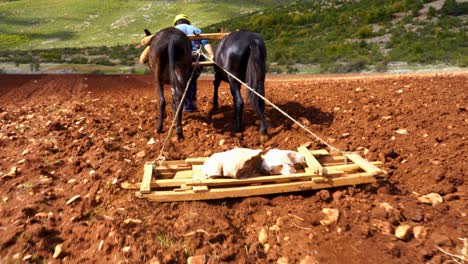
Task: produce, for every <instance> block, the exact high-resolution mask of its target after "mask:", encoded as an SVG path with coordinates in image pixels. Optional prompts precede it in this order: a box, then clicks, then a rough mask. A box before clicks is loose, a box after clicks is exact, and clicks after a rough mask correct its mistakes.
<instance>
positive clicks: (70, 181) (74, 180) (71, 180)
mask: <svg viewBox="0 0 468 264" xmlns="http://www.w3.org/2000/svg"><path fill="white" fill-rule="evenodd" d="M68 183H70V184H73V183H76V179H70V180H68Z"/></svg>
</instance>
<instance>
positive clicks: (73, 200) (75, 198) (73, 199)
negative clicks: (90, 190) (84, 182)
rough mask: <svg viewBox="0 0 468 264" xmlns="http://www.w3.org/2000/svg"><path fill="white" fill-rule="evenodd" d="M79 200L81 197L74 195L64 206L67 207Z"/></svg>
mask: <svg viewBox="0 0 468 264" xmlns="http://www.w3.org/2000/svg"><path fill="white" fill-rule="evenodd" d="M79 199H81V195H79V194H78V195H75V196H73V197H72V198H70V200H68V201H67V203H66V205H69V204H71V203H73V202H75V201H78V200H79Z"/></svg>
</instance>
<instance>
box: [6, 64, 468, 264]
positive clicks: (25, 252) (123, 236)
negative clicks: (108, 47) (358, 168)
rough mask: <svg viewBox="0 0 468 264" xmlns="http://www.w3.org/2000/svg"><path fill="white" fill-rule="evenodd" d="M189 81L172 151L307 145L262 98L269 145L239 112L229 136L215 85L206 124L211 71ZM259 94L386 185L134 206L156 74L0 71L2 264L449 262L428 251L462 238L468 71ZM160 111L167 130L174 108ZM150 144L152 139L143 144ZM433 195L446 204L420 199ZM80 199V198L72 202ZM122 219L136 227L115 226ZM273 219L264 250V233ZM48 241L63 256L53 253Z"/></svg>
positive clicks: (152, 150)
mask: <svg viewBox="0 0 468 264" xmlns="http://www.w3.org/2000/svg"><path fill="white" fill-rule="evenodd" d="M199 86H200V88H199V96H198V107H199V109H200V111H199V112H195V113H190V114H184V123H185V124H184V133H185V136H186V140H185V141H184V142H183V143H178V142H177V141H176V140H175V138H174V137H171V143H170V144H169V145H168V148H167V150H166V152H165V156H166V157H167V158H168V159H183V158H187V157H197V156H209V155H211V154H212V153H214V152H219V151H223V150H226V149H230V148H232V147H234V146H242V147H248V148H263V149H267V148H273V147H274V148H282V149H291V150H295V149H296V148H297V147H298V146H299V145H300V144H302V143H305V142H307V141H312V139H311V138H309V137H307V134H306V133H305V132H303V131H301V130H299V129H298V128H297V126H295V125H293V124H292V122H290V121H288V120H287V119H286V118H284V117H283V116H282V115H281V114H280V113H278V112H277V111H276V110H274V109H273V108H271V107H267V111H266V114H267V117H268V118H269V120H270V123H271V128H270V133H271V134H270V137H269V138H267V139H264V138H263V139H261V137H260V134H259V133H258V123H257V119H256V117H255V114H254V113H253V111H252V109H251V108H250V107H249V106H247V107H246V108H247V109H246V114H245V126H246V130H245V132H244V133H243V134H242V135H241V136H239V135H235V134H233V133H232V132H231V131H232V130H233V122H232V120H233V119H232V115H233V109H232V103H231V100H232V99H231V95H230V92H229V91H228V89H227V86H226V84H223V86H222V88H221V89H220V91H221V92H220V105H221V106H222V108H221V113H219V114H217V115H215V116H214V119H213V120H209V119H208V115H207V111H208V110H209V108H210V103H209V102H210V100H211V96H212V88H211V87H212V86H211V80H209V78H205V80H200V85H199ZM266 87H267V88H266V89H267V97H268V98H269V99H271V100H272V101H273V102H274V103H276V104H277V105H278V106H279V107H280V108H282V109H284V110H285V111H286V112H288V113H289V114H290V115H291V116H293V117H296V118H300V120H301V122H303V123H305V124H306V125H308V126H309V128H310V129H311V130H312V131H314V132H316V133H317V134H318V135H320V136H321V137H323V138H324V139H326V140H328V142H330V143H331V144H333V145H335V146H336V147H338V148H341V149H343V150H351V151H359V152H360V153H361V154H362V156H364V157H366V158H367V159H369V160H380V161H383V162H384V169H385V170H386V171H387V172H388V173H389V174H388V181H387V182H385V183H382V184H374V185H366V186H357V187H349V188H340V189H332V190H324V191H317V192H314V191H312V192H302V193H293V194H290V195H270V196H265V197H251V198H243V199H240V198H239V199H228V200H220V201H209V202H183V203H164V204H157V203H152V202H148V201H145V200H138V199H136V198H135V196H134V193H133V192H132V191H127V190H122V189H120V187H119V183H121V182H124V181H134V182H137V181H140V178H141V175H142V170H143V164H144V163H145V162H146V161H149V160H153V159H154V158H155V157H156V156H157V155H158V153H159V150H160V146H161V144H160V143H161V141H162V140H163V139H164V138H165V136H166V134H165V133H163V134H161V135H157V134H155V133H154V128H155V122H156V110H157V101H156V95H155V92H154V89H153V86H152V77H150V76H137V75H123V76H98V75H0V124H1V126H0V149H1V151H0V177H2V176H3V177H2V178H1V180H0V196H1V198H2V202H1V203H0V204H1V205H0V258H1V259H2V261H0V262H2V263H16V262H17V261H18V260H20V262H23V259H25V262H36V261H37V262H42V261H43V260H45V261H46V262H48V260H51V261H52V262H53V263H55V262H60V261H63V262H66V263H120V262H122V263H126V262H130V263H144V262H147V263H156V261H160V262H161V263H171V262H172V263H183V262H185V259H186V258H187V256H195V255H205V256H206V259H207V260H208V262H209V263H223V262H231V263H267V262H270V263H271V262H273V263H276V261H277V260H278V259H279V258H283V259H284V258H287V259H288V260H289V263H299V262H300V261H301V260H304V259H306V256H309V258H308V260H315V261H317V262H319V263H377V262H378V263H424V262H430V263H446V261H448V260H450V259H451V258H450V257H449V256H448V255H447V254H444V253H442V252H441V250H439V249H438V248H437V247H439V248H441V249H443V250H445V251H446V252H450V253H453V254H458V255H460V254H461V253H460V251H461V248H462V246H463V242H462V241H460V240H459V238H467V237H468V232H467V231H468V220H467V216H466V214H467V207H468V203H467V181H466V174H467V161H468V159H467V146H466V137H467V131H468V130H467V124H468V115H467V112H466V108H467V102H468V100H467V91H468V72H459V73H445V74H435V73H434V74H419V75H410V74H405V75H370V76H366V75H354V76H299V77H298V76H279V77H278V76H275V77H270V78H269V79H268V81H267V85H266ZM167 98H170V97H169V95H168V97H167ZM244 98H245V96H244ZM167 110H168V117H167V119H166V121H165V124H166V126H165V128H166V130H165V131H166V132H167V129H168V125H169V122H170V121H169V119H170V118H172V113H171V111H170V107H169V104H168V106H167ZM400 129H406V131H407V134H400V133H397V132H396V131H397V130H399V131H402V130H400ZM150 138H154V139H155V141H156V144H154V145H147V142H148V140H149V139H150ZM222 139H223V140H224V144H222V145H220V144H219V142H220V141H221V140H222ZM320 147H321V146H319V145H315V148H320ZM13 167H17V172H16V173H10V172H11V169H12V168H13ZM9 173H10V175H8V174H9ZM431 192H436V193H439V194H440V195H442V197H443V198H444V202H443V203H441V204H439V205H436V206H431V205H427V204H422V203H420V202H418V199H417V198H418V197H419V196H420V195H424V194H428V193H431ZM75 195H80V197H81V198H80V199H78V200H76V201H74V202H72V203H71V204H69V205H67V204H66V203H67V201H68V200H69V199H70V198H72V197H73V196H75ZM385 203H388V204H389V205H390V206H391V207H393V209H389V210H388V211H387V210H385V209H384V205H385ZM322 208H336V209H338V210H339V212H340V218H339V220H338V222H337V224H335V225H332V226H329V227H324V226H322V225H320V220H321V219H323V218H324V215H323V214H322V213H321V210H322ZM128 218H133V219H139V220H142V222H141V223H133V224H132V223H130V224H125V223H124V221H125V220H126V219H128ZM278 219H280V220H278ZM276 223H279V227H280V229H279V230H278V231H269V237H268V244H269V245H270V249H269V250H268V251H266V250H265V249H264V247H263V246H262V245H261V244H260V243H259V242H258V234H259V231H260V229H261V228H262V227H267V228H268V227H271V226H273V225H275V224H276ZM402 224H408V225H410V226H411V227H414V226H423V227H424V228H425V229H426V231H427V236H422V237H419V238H418V239H417V238H415V237H414V236H411V237H410V238H408V239H406V240H400V239H398V238H396V237H395V235H394V234H393V233H394V229H395V228H396V227H398V226H399V225H402ZM197 230H198V231H197ZM58 244H62V253H61V254H60V255H59V256H58V258H57V259H53V258H52V255H53V254H54V248H55V246H56V245H58ZM151 261H153V262H151ZM304 263H314V262H304Z"/></svg>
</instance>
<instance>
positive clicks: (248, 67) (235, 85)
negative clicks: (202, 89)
mask: <svg viewBox="0 0 468 264" xmlns="http://www.w3.org/2000/svg"><path fill="white" fill-rule="evenodd" d="M265 61H266V47H265V43H264V42H263V39H262V37H261V36H260V35H259V34H257V33H255V32H250V31H236V32H233V33H231V34H229V35H228V36H226V37H225V38H223V39H222V40H221V41H220V43H219V44H218V45H217V47H216V53H215V62H216V64H217V65H219V66H221V67H223V68H224V69H226V70H227V71H228V72H230V73H232V74H233V75H234V76H236V77H237V78H239V79H240V80H241V81H242V82H245V83H247V85H248V86H250V87H251V88H253V89H254V90H255V91H256V92H257V93H258V94H260V95H262V96H264V95H265V74H266V63H265ZM221 81H225V82H229V86H230V89H231V94H232V96H233V100H234V115H235V121H236V129H235V130H236V132H241V131H242V130H243V124H242V112H243V108H244V101H243V100H242V95H241V91H240V86H241V84H240V83H239V82H238V81H237V80H235V79H234V78H233V77H232V76H230V75H228V74H227V73H226V72H225V71H223V70H222V69H221V68H219V67H218V66H215V80H214V83H213V84H214V95H213V111H216V110H218V88H219V85H220V83H221ZM247 95H248V97H249V100H250V102H251V103H252V105H253V107H254V109H255V112H256V113H257V115H258V117H259V118H260V132H261V133H264V134H266V130H267V126H266V121H265V115H264V111H265V102H264V101H263V99H261V98H260V97H258V96H257V95H255V94H254V93H253V92H252V91H250V90H248V91H247Z"/></svg>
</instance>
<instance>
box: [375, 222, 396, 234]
mask: <svg viewBox="0 0 468 264" xmlns="http://www.w3.org/2000/svg"><path fill="white" fill-rule="evenodd" d="M371 223H372V225H373V226H375V227H377V229H378V230H379V231H380V233H382V234H384V235H390V234H393V226H392V224H390V222H387V221H381V220H377V219H373V220H372V222H371Z"/></svg>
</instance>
